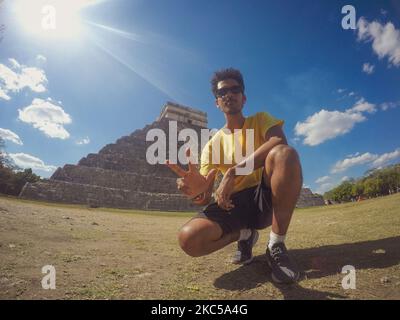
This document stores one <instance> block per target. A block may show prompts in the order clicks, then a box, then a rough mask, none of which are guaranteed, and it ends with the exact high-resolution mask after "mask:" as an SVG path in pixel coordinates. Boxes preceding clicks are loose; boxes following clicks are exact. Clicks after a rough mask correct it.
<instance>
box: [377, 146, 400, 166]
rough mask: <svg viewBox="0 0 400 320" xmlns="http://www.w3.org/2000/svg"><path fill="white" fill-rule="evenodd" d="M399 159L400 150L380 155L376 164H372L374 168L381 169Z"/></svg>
mask: <svg viewBox="0 0 400 320" xmlns="http://www.w3.org/2000/svg"><path fill="white" fill-rule="evenodd" d="M397 158H400V149H397V150H395V151H393V152H388V153H384V154H382V155H380V156H379V157H378V158H377V159H375V160H374V162H372V166H373V167H380V166H383V165H386V164H388V163H389V162H390V161H392V160H394V159H397Z"/></svg>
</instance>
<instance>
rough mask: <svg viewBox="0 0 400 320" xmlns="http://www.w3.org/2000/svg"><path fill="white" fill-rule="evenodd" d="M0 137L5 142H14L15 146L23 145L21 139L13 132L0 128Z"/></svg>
mask: <svg viewBox="0 0 400 320" xmlns="http://www.w3.org/2000/svg"><path fill="white" fill-rule="evenodd" d="M0 137H1V138H3V140H8V141H11V142H14V143H15V144H19V145H23V143H22V141H21V139H20V137H19V136H18V135H17V134H16V133H15V132H12V131H11V130H8V129H3V128H0Z"/></svg>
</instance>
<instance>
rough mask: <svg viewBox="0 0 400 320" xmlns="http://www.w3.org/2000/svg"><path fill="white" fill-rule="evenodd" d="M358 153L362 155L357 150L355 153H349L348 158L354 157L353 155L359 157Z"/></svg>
mask: <svg viewBox="0 0 400 320" xmlns="http://www.w3.org/2000/svg"><path fill="white" fill-rule="evenodd" d="M358 155H360V153H359V152H356V153H354V154H349V155H347V156H346V158H353V157H357V156H358Z"/></svg>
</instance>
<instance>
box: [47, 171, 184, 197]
mask: <svg viewBox="0 0 400 320" xmlns="http://www.w3.org/2000/svg"><path fill="white" fill-rule="evenodd" d="M168 170H169V169H168ZM176 178H177V177H176V176H173V177H167V176H154V175H140V174H137V173H131V172H124V171H116V170H107V169H102V168H96V167H86V166H80V165H71V164H67V165H65V166H64V167H63V168H62V169H61V168H59V169H58V170H57V171H56V172H55V173H54V174H53V175H52V177H51V179H52V180H58V181H66V182H75V183H80V184H89V185H96V186H100V187H109V188H117V189H126V190H131V191H143V192H152V193H171V194H181V193H180V191H179V190H177V187H176Z"/></svg>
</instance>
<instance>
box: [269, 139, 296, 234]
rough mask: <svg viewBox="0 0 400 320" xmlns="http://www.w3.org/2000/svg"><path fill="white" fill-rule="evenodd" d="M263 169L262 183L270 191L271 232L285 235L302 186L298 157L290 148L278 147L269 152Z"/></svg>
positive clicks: (285, 146)
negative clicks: (264, 183) (271, 209)
mask: <svg viewBox="0 0 400 320" xmlns="http://www.w3.org/2000/svg"><path fill="white" fill-rule="evenodd" d="M264 168H265V169H264V175H265V178H266V179H264V181H265V182H266V183H267V184H268V187H270V188H271V191H272V207H273V217H272V231H273V232H274V233H275V234H277V235H285V234H286V233H287V231H288V228H289V224H290V220H291V218H292V214H293V211H294V208H295V207H296V203H297V199H298V198H299V195H300V191H301V187H302V185H303V177H302V172H301V165H300V160H299V156H298V155H297V152H296V150H294V149H293V148H292V147H289V146H287V145H278V146H276V147H275V148H273V149H272V150H271V151H270V152H269V154H268V156H267V158H266V159H265V167H264Z"/></svg>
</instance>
